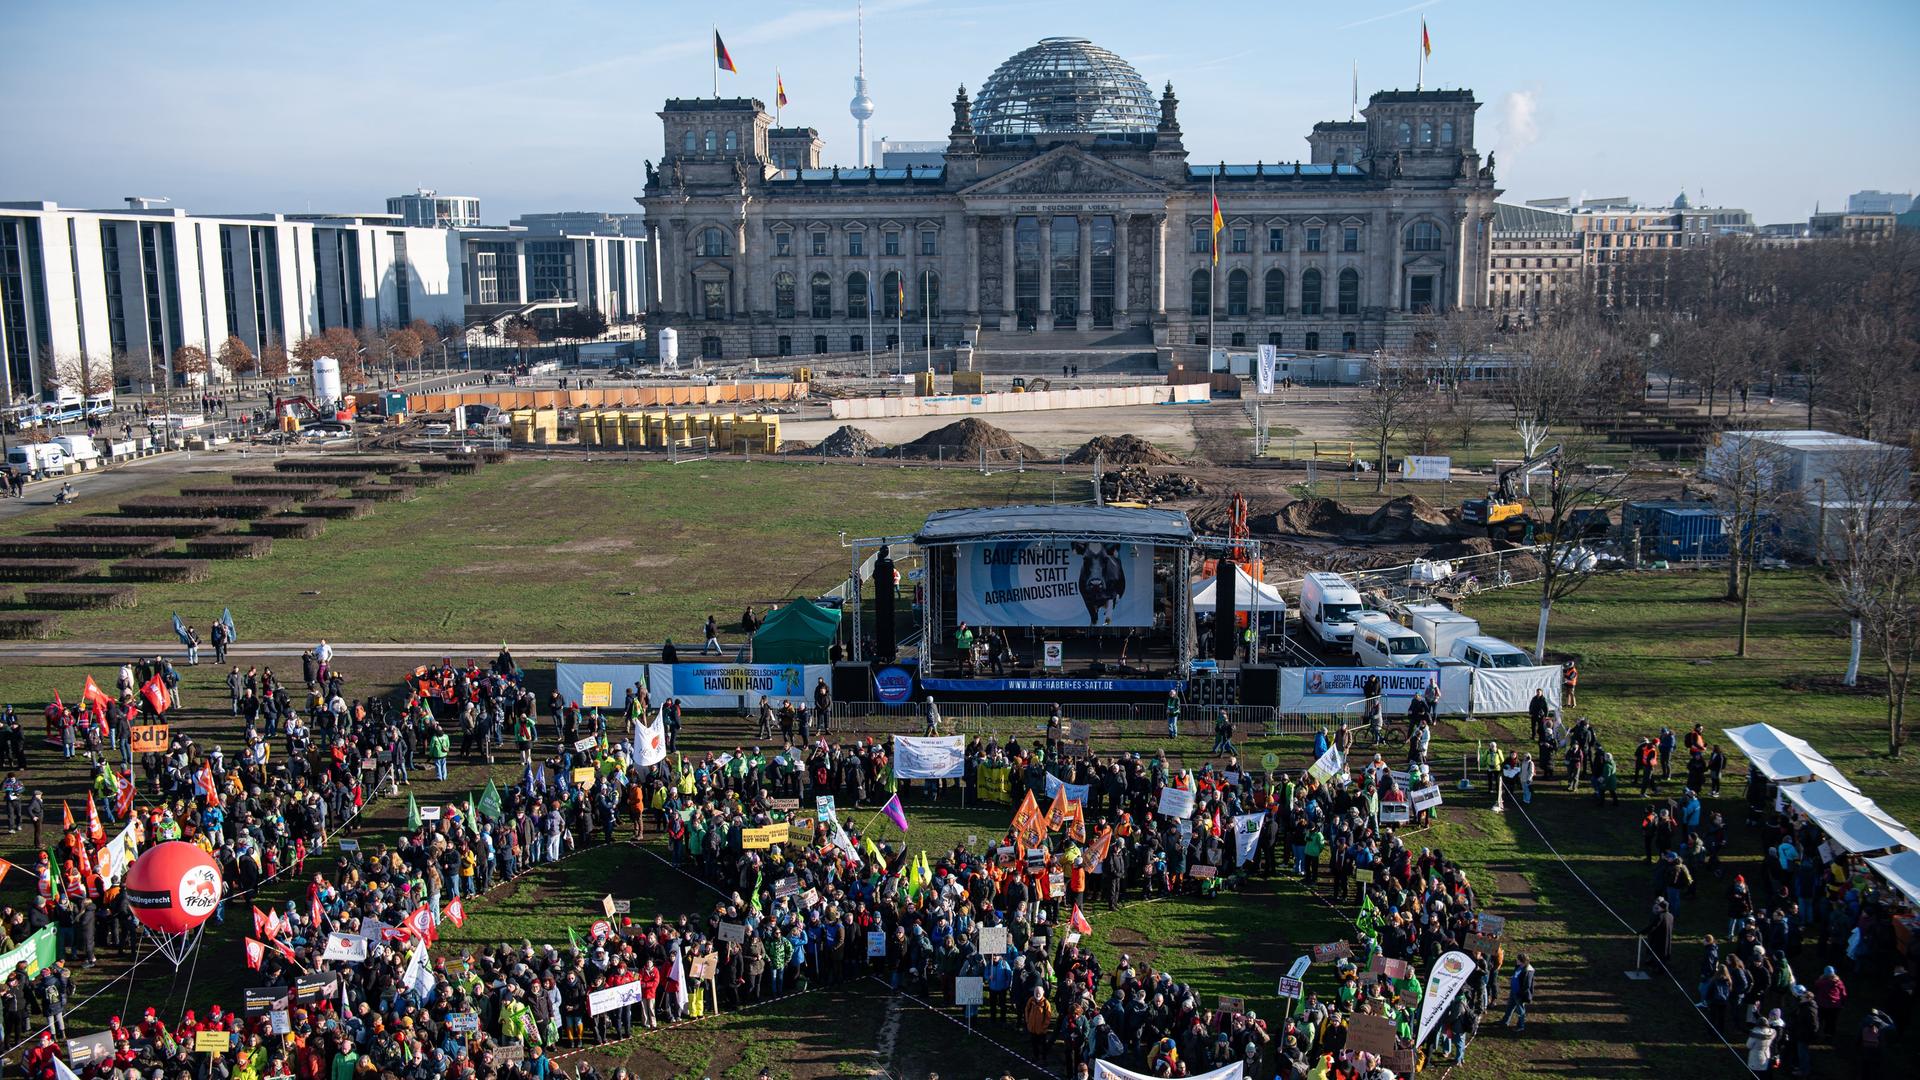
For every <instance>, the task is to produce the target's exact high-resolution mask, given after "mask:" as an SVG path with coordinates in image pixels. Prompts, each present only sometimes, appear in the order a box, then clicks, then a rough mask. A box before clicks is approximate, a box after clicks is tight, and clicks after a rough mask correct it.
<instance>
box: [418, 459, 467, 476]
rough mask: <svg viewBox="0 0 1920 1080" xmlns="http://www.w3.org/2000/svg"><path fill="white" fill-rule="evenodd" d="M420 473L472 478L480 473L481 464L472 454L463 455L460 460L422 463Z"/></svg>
mask: <svg viewBox="0 0 1920 1080" xmlns="http://www.w3.org/2000/svg"><path fill="white" fill-rule="evenodd" d="M420 471H421V472H423V473H441V474H444V475H447V476H472V475H473V474H474V473H477V472H479V471H480V463H479V462H478V461H475V460H473V455H472V454H462V455H461V456H460V458H459V459H458V460H449V461H431V460H429V461H423V462H421V463H420Z"/></svg>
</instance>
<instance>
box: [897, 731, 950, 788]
mask: <svg viewBox="0 0 1920 1080" xmlns="http://www.w3.org/2000/svg"><path fill="white" fill-rule="evenodd" d="M966 774H967V740H966V737H965V736H964V735H936V736H916V735H895V736H894V737H893V775H894V776H896V777H898V778H900V779H902V780H957V779H959V778H960V777H963V776H965V775H966Z"/></svg>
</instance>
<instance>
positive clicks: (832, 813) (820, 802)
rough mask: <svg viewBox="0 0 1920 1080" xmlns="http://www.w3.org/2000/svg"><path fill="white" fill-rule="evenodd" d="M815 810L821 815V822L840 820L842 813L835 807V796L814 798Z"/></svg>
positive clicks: (816, 796)
mask: <svg viewBox="0 0 1920 1080" xmlns="http://www.w3.org/2000/svg"><path fill="white" fill-rule="evenodd" d="M813 809H814V812H815V813H817V814H819V815H820V820H821V821H828V822H832V821H839V820H840V813H839V811H838V810H837V809H836V808H835V807H834V805H833V796H831V795H815V796H814V797H813Z"/></svg>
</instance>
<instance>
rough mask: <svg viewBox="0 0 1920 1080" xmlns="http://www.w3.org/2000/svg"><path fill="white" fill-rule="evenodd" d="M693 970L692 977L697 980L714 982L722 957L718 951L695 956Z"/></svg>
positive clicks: (691, 969) (691, 968) (690, 969)
mask: <svg viewBox="0 0 1920 1080" xmlns="http://www.w3.org/2000/svg"><path fill="white" fill-rule="evenodd" d="M688 970H689V971H691V972H693V974H692V975H691V976H689V977H690V978H692V979H693V980H694V981H695V982H712V981H713V976H714V973H715V972H717V971H719V970H720V957H719V955H718V954H716V953H702V954H700V955H699V956H696V957H694V958H693V966H692V967H690V968H689V969H688Z"/></svg>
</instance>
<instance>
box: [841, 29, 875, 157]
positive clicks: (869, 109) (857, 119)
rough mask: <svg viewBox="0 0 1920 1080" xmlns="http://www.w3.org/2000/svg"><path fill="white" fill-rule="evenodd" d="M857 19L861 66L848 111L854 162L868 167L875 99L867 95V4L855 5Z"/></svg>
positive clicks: (854, 81)
mask: <svg viewBox="0 0 1920 1080" xmlns="http://www.w3.org/2000/svg"><path fill="white" fill-rule="evenodd" d="M854 10H855V16H854V17H855V19H856V20H857V23H858V26H859V41H860V67H859V71H858V74H856V75H854V77H853V100H852V101H849V102H847V111H848V112H849V113H852V114H853V125H854V131H855V138H856V139H857V140H858V143H857V145H856V146H855V157H854V163H855V164H856V165H859V166H860V167H861V168H863V169H864V168H866V167H867V121H869V120H871V119H873V99H872V98H870V97H868V96H867V12H866V5H865V4H859V5H856V7H855V9H854Z"/></svg>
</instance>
